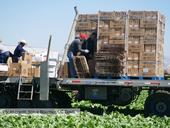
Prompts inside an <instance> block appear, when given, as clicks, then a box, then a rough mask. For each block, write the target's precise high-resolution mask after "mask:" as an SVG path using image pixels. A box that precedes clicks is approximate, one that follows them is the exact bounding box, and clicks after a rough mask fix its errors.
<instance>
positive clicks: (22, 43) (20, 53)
mask: <svg viewBox="0 0 170 128" xmlns="http://www.w3.org/2000/svg"><path fill="white" fill-rule="evenodd" d="M26 44H27V42H26V41H25V40H21V41H19V42H18V45H17V47H16V48H15V50H14V56H13V62H14V63H17V62H18V61H19V59H20V57H21V56H23V55H24V53H25V52H26V50H25V49H24V48H23V47H24V46H25V45H26Z"/></svg>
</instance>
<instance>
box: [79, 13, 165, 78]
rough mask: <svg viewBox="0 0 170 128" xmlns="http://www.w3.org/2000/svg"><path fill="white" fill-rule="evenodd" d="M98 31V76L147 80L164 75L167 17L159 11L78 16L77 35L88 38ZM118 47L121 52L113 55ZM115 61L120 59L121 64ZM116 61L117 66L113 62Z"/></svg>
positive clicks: (96, 59) (96, 62) (96, 58)
mask: <svg viewBox="0 0 170 128" xmlns="http://www.w3.org/2000/svg"><path fill="white" fill-rule="evenodd" d="M95 29H97V31H98V42H97V50H96V51H97V52H96V54H95V55H96V56H95V58H94V60H95V71H96V73H97V74H105V75H113V74H115V73H116V74H117V75H128V76H144V77H153V76H157V77H161V76H163V75H164V70H163V52H164V51H163V44H164V30H165V17H164V16H163V15H162V14H160V13H159V12H158V11H128V12H117V11H113V12H98V14H87V15H85V14H84V15H80V16H79V19H78V22H77V26H76V33H81V32H82V33H86V34H88V35H89V34H90V33H91V32H92V31H94V30H95ZM115 48H117V49H119V48H120V49H122V51H121V52H119V53H120V54H118V53H115V52H114V54H113V51H117V50H115ZM124 51H126V53H125V54H124ZM116 55H117V56H118V57H116ZM111 56H112V57H111ZM120 56H124V57H123V58H121V57H120ZM119 57H120V58H121V59H120V58H119ZM113 58H114V59H113ZM115 58H119V59H118V60H119V63H117V62H116V60H115ZM113 60H115V63H117V65H115V63H110V62H113ZM118 72H119V73H118Z"/></svg>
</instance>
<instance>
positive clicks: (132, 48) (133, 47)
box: [128, 44, 144, 52]
mask: <svg viewBox="0 0 170 128" xmlns="http://www.w3.org/2000/svg"><path fill="white" fill-rule="evenodd" d="M128 51H129V52H143V51H144V46H143V44H129V45H128Z"/></svg>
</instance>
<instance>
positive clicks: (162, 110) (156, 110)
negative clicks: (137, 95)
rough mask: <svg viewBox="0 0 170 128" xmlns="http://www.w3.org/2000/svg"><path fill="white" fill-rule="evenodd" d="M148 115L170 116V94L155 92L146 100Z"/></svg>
mask: <svg viewBox="0 0 170 128" xmlns="http://www.w3.org/2000/svg"><path fill="white" fill-rule="evenodd" d="M145 113H146V115H159V116H164V115H167V116H170V94H168V93H155V94H152V95H150V96H149V97H148V98H147V99H146V101H145Z"/></svg>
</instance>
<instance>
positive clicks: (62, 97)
mask: <svg viewBox="0 0 170 128" xmlns="http://www.w3.org/2000/svg"><path fill="white" fill-rule="evenodd" d="M50 101H51V102H52V105H53V107H55V108H70V107H71V98H70V97H69V96H68V94H67V93H66V92H63V91H53V92H52V93H51V94H50Z"/></svg>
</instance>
